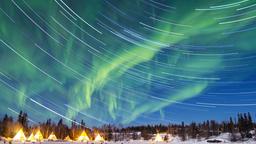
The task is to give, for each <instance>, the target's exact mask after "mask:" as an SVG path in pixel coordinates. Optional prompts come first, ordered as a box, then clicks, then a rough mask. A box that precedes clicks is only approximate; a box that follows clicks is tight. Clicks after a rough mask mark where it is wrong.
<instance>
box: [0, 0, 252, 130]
mask: <svg viewBox="0 0 256 144" xmlns="http://www.w3.org/2000/svg"><path fill="white" fill-rule="evenodd" d="M255 8H256V1H253V0H230V1H228V2H227V1H220V0H215V1H210V0H207V1H206V0H191V1H185V0H175V1H169V0H136V1H125V0H122V1H118V0H87V1H69V0H41V1H33V0H21V1H18V0H4V1H2V2H1V5H0V111H1V113H0V114H1V115H3V114H5V113H8V114H10V115H13V116H16V115H17V113H18V112H19V111H20V110H23V111H26V112H27V113H28V114H29V118H30V121H31V122H33V123H37V122H40V121H43V120H45V119H47V118H52V119H54V120H57V119H60V118H62V119H64V120H65V121H66V122H67V123H70V122H79V121H81V119H83V120H84V121H85V122H86V124H87V125H88V126H89V127H91V126H98V125H103V124H109V123H110V124H122V125H130V124H145V123H169V122H174V123H176V122H180V121H185V122H191V121H202V120H205V119H217V120H222V119H226V118H227V117H229V116H232V115H236V114H237V113H238V112H253V109H254V108H255V107H256V98H255V97H254V96H255V94H256V87H255V84H256V78H255V71H256V67H255V66H256V65H255V63H256V56H255V53H256V51H255V45H256V41H255V35H256V11H255ZM75 120H76V121H75Z"/></svg>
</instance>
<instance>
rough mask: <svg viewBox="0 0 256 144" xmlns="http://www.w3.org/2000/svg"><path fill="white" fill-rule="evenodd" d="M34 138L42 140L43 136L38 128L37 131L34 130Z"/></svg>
mask: <svg viewBox="0 0 256 144" xmlns="http://www.w3.org/2000/svg"><path fill="white" fill-rule="evenodd" d="M35 139H36V141H38V142H41V141H43V140H44V137H43V135H42V133H41V132H40V130H38V131H37V132H36V134H35Z"/></svg>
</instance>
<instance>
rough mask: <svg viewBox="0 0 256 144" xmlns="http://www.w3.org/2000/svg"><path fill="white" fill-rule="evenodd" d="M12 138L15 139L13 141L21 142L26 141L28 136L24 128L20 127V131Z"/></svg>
mask: <svg viewBox="0 0 256 144" xmlns="http://www.w3.org/2000/svg"><path fill="white" fill-rule="evenodd" d="M12 140H13V141H19V142H25V141H26V136H25V134H24V132H23V130H22V129H20V130H19V131H18V133H17V134H16V135H15V136H14V137H13V139H12Z"/></svg>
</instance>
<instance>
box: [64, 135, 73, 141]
mask: <svg viewBox="0 0 256 144" xmlns="http://www.w3.org/2000/svg"><path fill="white" fill-rule="evenodd" d="M64 140H65V141H72V140H71V138H70V137H69V136H66V137H65V139H64Z"/></svg>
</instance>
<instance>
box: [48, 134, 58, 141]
mask: <svg viewBox="0 0 256 144" xmlns="http://www.w3.org/2000/svg"><path fill="white" fill-rule="evenodd" d="M48 140H50V141H56V140H57V137H56V136H55V134H54V133H53V132H52V133H51V134H50V135H49V137H48Z"/></svg>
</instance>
